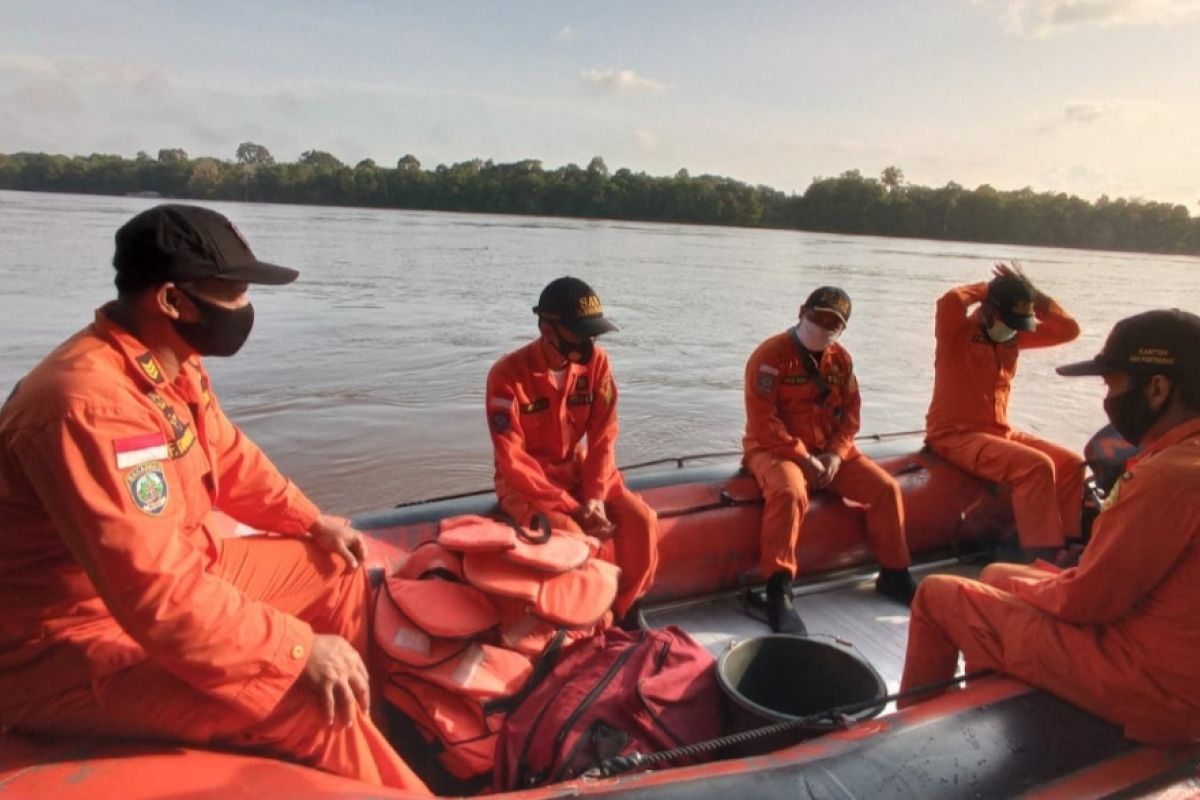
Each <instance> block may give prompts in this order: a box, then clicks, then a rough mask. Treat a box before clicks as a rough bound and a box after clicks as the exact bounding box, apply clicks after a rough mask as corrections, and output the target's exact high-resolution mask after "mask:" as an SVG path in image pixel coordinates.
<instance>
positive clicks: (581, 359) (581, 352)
mask: <svg viewBox="0 0 1200 800" xmlns="http://www.w3.org/2000/svg"><path fill="white" fill-rule="evenodd" d="M551 344H553V345H554V349H555V350H557V351H558V352H560V353H562V356H563V358H565V359H567V360H568V361H571V362H574V363H576V364H586V363H588V362H589V361H591V360H592V354H593V353H595V352H596V343H595V342H593V341H592V338H591V337H590V336H584V337H583V339H582V340H581V341H578V342H568V341H567V340H566V339H564V338H563V337H562V334H561V333H559V332H558V330H557V328H556V329H555V331H554V338H553V340H551Z"/></svg>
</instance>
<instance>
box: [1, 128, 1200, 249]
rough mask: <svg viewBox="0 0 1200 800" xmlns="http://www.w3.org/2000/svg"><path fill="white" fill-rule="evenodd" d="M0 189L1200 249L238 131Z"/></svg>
mask: <svg viewBox="0 0 1200 800" xmlns="http://www.w3.org/2000/svg"><path fill="white" fill-rule="evenodd" d="M0 188H2V189H18V190H27V191H43V192H79V193H84V194H110V195H125V194H136V193H156V194H159V195H162V196H163V197H171V198H190V199H196V200H251V201H260V202H270V203H307V204H321V205H340V206H369V207H376V208H406V209H429V210H439V211H479V212H494V213H506V214H545V215H551V216H564V217H601V218H606V219H624V220H645V221H658V222H691V223H700V224H708V225H740V226H758V227H770V228H794V229H799V230H808V231H829V232H834V233H858V234H872V235H878V236H908V237H921V238H929V239H953V240H959V241H969V242H998V243H1006V244H1030V245H1047V246H1056V247H1085V248H1095V249H1103V250H1132V251H1141V252H1154V253H1189V254H1194V253H1200V217H1198V218H1196V219H1192V218H1191V216H1190V214H1189V213H1188V210H1187V208H1186V207H1185V206H1182V205H1173V204H1170V203H1156V202H1148V201H1144V200H1125V199H1117V200H1110V199H1108V198H1107V197H1101V198H1100V199H1099V200H1097V201H1096V202H1094V203H1091V202H1088V201H1087V200H1083V199H1082V198H1079V197H1075V196H1073V195H1067V194H1062V193H1057V194H1056V193H1052V192H1034V191H1033V190H1032V189H1029V188H1025V189H1020V190H1017V191H998V190H996V189H993V188H992V187H991V186H987V185H984V186H980V187H978V188H976V189H966V188H964V187H962V186H959V185H958V184H956V183H948V184H946V185H945V186H943V187H940V188H930V187H927V186H917V185H914V184H909V183H907V182H905V180H904V174H903V172H902V171H901V170H900V169H898V168H896V167H888V168H887V169H885V170H884V171H883V173H882V174H881V175H880V176H879V178H870V177H864V176H863V175H861V174H860V173H859V172H858V171H857V170H851V171H849V172H844V173H842V174H841V175H839V176H838V177H836V178H816V179H814V180H813V182H812V184H811V185H809V187H808V189H807V190H806V191H805V192H804V193H803V194H787V193H784V192H781V191H778V190H776V189H772V188H771V187H769V186H750V185H748V184H745V183H741V182H739V181H736V180H733V179H731V178H722V177H718V176H714V175H698V176H694V177H693V176H691V175H689V174H688V172H687V170H683V169H681V170H679V172H677V173H676V174H675V175H674V176H673V177H657V176H652V175H647V174H646V173H644V172H632V171H630V170H628V169H618V170H616V171H615V172H609V169H608V167H607V165H605V163H604V160H603V159H601V158H599V157H596V158H593V159H592V160H591V162H589V163H588V165H587V166H586V167H579V166H578V165H576V164H568V165H567V166H565V167H559V168H558V169H554V170H547V169H545V168H543V166H542V163H541V162H540V161H536V160H526V161H518V162H516V163H512V164H496V163H493V162H492V161H491V160H488V161H481V160H479V159H475V160H473V161H464V162H462V163H459V164H453V165H451V166H446V165H444V164H439V165H438V166H437V167H435V168H434V169H424V168H423V167H422V166H421V162H420V161H418V160H417V159H416V158H415V157H414V156H411V155H406V156H404V157H403V158H401V159H400V160H399V161H397V162H396V165H395V166H394V167H387V166H380V165H378V164H376V163H375V162H374V161H372V160H371V159H364V160H363V161H360V162H358V163H357V164H356V165H354V166H353V167H351V166H348V165H346V164H343V163H342V162H341V161H339V160H338V159H337V158H335V157H334V156H333V155H331V154H329V153H327V152H324V151H321V150H309V151H306V152H305V153H303V154H302V155H301V156H300V158H299V160H298V161H296V162H294V163H277V162H276V161H275V159H274V158H273V157H272V156H271V153H270V152H269V151H268V150H267V148H266V147H264V146H262V145H259V144H255V143H254V142H244V143H243V144H241V145H240V146H239V147H238V148H237V152H236V153H235V158H234V160H232V161H224V160H220V159H215V158H208V157H203V158H190V157H189V156H188V154H187V153H186V152H184V151H183V150H179V149H163V150H159V151H158V155H157V157H153V156H150V155H149V154H148V153H145V152H140V153H138V154H137V157H136V158H134V159H126V158H122V157H121V156H114V155H99V154H95V155H91V156H75V157H73V158H72V157H67V156H61V155H46V154H43V153H15V154H12V155H4V154H0Z"/></svg>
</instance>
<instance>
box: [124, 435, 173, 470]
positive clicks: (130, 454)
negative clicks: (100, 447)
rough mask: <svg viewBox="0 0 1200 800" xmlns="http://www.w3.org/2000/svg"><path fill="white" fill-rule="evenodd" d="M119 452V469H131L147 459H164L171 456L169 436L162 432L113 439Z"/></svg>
mask: <svg viewBox="0 0 1200 800" xmlns="http://www.w3.org/2000/svg"><path fill="white" fill-rule="evenodd" d="M113 450H114V451H116V454H117V469H129V468H130V467H136V466H137V465H138V464H145V463H146V462H147V461H162V460H165V459H167V458H169V457H170V450H169V448H168V447H167V437H165V436H163V435H162V434H161V433H146V434H143V435H141V436H127V437H125V438H124V439H115V440H113Z"/></svg>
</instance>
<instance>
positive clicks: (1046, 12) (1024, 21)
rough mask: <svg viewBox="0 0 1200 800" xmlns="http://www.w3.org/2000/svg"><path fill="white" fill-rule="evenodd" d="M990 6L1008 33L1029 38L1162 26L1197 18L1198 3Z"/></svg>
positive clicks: (1134, 0) (1050, 1) (1027, 0)
mask: <svg viewBox="0 0 1200 800" xmlns="http://www.w3.org/2000/svg"><path fill="white" fill-rule="evenodd" d="M976 4H978V3H976ZM989 5H998V6H999V8H1000V9H1001V13H1002V19H1003V20H1004V24H1005V26H1006V27H1007V28H1008V30H1009V31H1010V32H1012V33H1014V34H1016V35H1018V36H1024V37H1030V38H1046V37H1049V36H1053V35H1055V34H1060V33H1065V32H1068V31H1072V30H1078V29H1081V28H1123V27H1143V26H1150V25H1159V26H1162V25H1170V24H1175V23H1178V22H1181V21H1184V20H1188V19H1194V18H1200V0H1007V1H1004V0H1002V1H1001V2H999V3H997V4H992V3H989Z"/></svg>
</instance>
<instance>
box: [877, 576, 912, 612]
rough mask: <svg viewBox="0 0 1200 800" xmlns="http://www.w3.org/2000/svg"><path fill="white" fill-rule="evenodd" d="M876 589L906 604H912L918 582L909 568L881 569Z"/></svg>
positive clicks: (885, 595)
mask: <svg viewBox="0 0 1200 800" xmlns="http://www.w3.org/2000/svg"><path fill="white" fill-rule="evenodd" d="M875 591H876V592H878V593H879V594H881V595H883V596H884V597H889V598H891V599H892V600H895V601H896V602H898V603H904V605H906V606H911V605H912V600H913V595H914V594H916V593H917V582H916V581H914V580H913V576H912V573H910V572H909V571H908V570H907V569H881V570H879V577H878V578H876V579H875Z"/></svg>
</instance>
